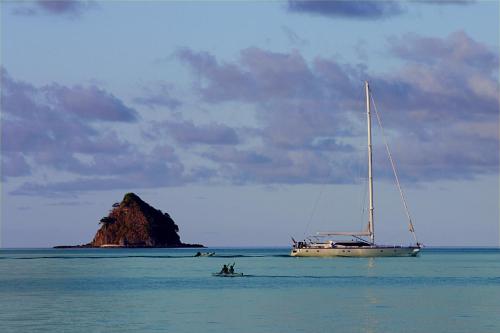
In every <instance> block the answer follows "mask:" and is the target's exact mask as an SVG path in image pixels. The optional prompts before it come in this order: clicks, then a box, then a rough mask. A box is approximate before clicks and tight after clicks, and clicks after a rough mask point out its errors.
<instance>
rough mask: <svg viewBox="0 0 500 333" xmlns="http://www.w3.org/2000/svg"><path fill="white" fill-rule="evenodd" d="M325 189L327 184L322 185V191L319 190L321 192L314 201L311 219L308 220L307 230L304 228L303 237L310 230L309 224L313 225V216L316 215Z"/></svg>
mask: <svg viewBox="0 0 500 333" xmlns="http://www.w3.org/2000/svg"><path fill="white" fill-rule="evenodd" d="M324 189H325V184H323V185H322V186H321V189H320V191H319V194H318V196H317V197H316V200H315V202H314V205H313V207H312V209H311V213H310V214H309V221H307V225H306V228H305V230H304V234H303V237H305V236H306V234H307V232H308V230H309V226H310V225H311V221H312V219H313V217H314V213H315V212H316V208H317V206H318V202H319V199H320V198H321V196H322V195H323V190H324Z"/></svg>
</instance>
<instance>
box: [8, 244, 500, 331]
mask: <svg viewBox="0 0 500 333" xmlns="http://www.w3.org/2000/svg"><path fill="white" fill-rule="evenodd" d="M196 251H197V250H193V249H38V250H37V249H23V250H0V332H42V331H44V332H128V331H130V332H155V331H158V332H229V331H235V332H322V331H323V332H340V331H343V332H495V333H498V332H500V250H498V249H425V250H424V251H423V253H422V255H421V256H420V257H417V258H371V259H370V258H291V257H289V256H288V253H289V250H288V249H209V250H207V251H215V252H216V256H215V257H201V258H194V257H192V256H193V255H194V253H195V252H196ZM233 262H235V263H236V270H237V271H241V272H243V273H245V276H243V277H239V278H218V277H213V276H212V275H211V273H212V272H216V271H218V270H219V269H220V267H221V266H222V265H223V264H230V263H233Z"/></svg>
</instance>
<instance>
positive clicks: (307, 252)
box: [290, 246, 420, 257]
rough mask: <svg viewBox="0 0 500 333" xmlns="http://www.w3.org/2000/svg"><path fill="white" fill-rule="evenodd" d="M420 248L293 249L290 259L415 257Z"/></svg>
mask: <svg viewBox="0 0 500 333" xmlns="http://www.w3.org/2000/svg"><path fill="white" fill-rule="evenodd" d="M419 252H420V247H413V246H408V247H400V246H397V247H391V246H369V247H368V246H366V247H351V248H349V247H346V248H300V249H297V248H294V249H292V251H291V253H290V255H291V256H292V257H416V256H417V255H418V253H419Z"/></svg>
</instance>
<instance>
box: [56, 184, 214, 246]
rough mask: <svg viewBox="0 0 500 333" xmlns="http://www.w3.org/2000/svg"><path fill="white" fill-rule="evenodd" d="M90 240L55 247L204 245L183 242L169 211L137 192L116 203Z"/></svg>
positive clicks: (126, 195) (128, 194)
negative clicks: (88, 241)
mask: <svg viewBox="0 0 500 333" xmlns="http://www.w3.org/2000/svg"><path fill="white" fill-rule="evenodd" d="M99 224H100V225H101V227H100V228H99V230H98V231H97V233H96V234H95V236H94V239H93V240H92V241H91V242H90V243H88V244H81V245H61V246H55V247H54V248H95V247H99V248H107V247H109V248H115V247H126V248H131V247H136V248H139V247H141V248H142V247H147V248H150V247H204V246H203V245H201V244H186V243H182V242H181V239H180V237H179V235H178V234H177V233H178V232H179V227H178V226H177V224H175V222H174V220H172V218H171V217H170V215H169V214H168V213H163V212H162V211H161V210H159V209H156V208H154V207H152V206H150V205H149V204H147V203H146V202H144V201H143V200H142V199H141V198H139V196H138V195H136V194H135V193H127V194H125V196H124V198H123V200H122V202H120V203H118V202H117V203H115V204H113V209H112V210H111V211H110V213H109V214H108V216H105V217H103V218H102V219H101V221H100V222H99Z"/></svg>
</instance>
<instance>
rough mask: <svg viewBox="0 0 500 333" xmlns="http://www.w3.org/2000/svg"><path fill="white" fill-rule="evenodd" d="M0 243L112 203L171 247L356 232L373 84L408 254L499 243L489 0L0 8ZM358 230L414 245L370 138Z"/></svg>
mask: <svg viewBox="0 0 500 333" xmlns="http://www.w3.org/2000/svg"><path fill="white" fill-rule="evenodd" d="M0 6H1V7H0V10H1V14H0V15H1V23H0V24H1V42H0V46H1V48H0V51H1V53H0V65H1V67H0V74H1V77H0V82H1V157H2V161H1V185H2V190H1V195H2V196H1V228H0V231H1V235H0V242H1V243H0V246H1V247H5V248H9V247H51V246H55V245H62V244H65V245H67V244H82V243H87V242H89V241H91V240H92V238H93V236H94V234H95V232H96V231H97V229H98V222H99V220H100V219H101V217H103V216H105V215H107V214H108V212H109V210H110V209H111V206H112V204H113V203H115V202H119V201H121V199H122V198H123V195H124V194H125V193H127V192H134V193H136V194H138V195H139V196H140V197H141V198H142V199H144V200H145V201H146V202H148V203H150V204H151V205H153V206H154V207H156V208H158V209H161V210H162V211H166V212H168V213H169V214H170V215H171V216H172V218H173V219H174V220H175V221H176V223H177V224H178V225H179V228H180V236H181V240H182V241H183V242H187V243H189V242H192V243H202V244H205V245H207V246H287V245H289V244H290V237H294V238H295V239H301V238H304V237H305V236H307V235H309V234H314V233H315V232H316V231H334V230H337V231H338V230H341V231H346V230H348V231H356V230H361V229H362V228H363V227H364V225H365V224H366V219H367V217H366V209H365V208H364V207H365V206H366V172H367V171H366V170H367V167H366V164H367V162H366V145H367V144H366V115H365V113H364V112H365V109H364V90H363V82H364V81H365V80H368V81H369V82H370V87H371V91H372V94H373V99H374V102H375V105H376V107H377V110H378V112H379V113H380V116H381V119H382V122H383V125H384V130H385V134H386V136H387V140H388V142H389V146H390V148H391V152H392V154H393V157H394V159H395V162H396V165H397V169H398V173H399V176H400V180H401V183H402V187H403V189H404V191H405V195H406V198H407V201H408V205H409V210H410V213H411V215H412V219H413V222H414V225H415V229H416V232H417V236H418V237H419V241H420V242H421V243H423V244H424V245H428V246H498V245H499V238H500V231H499V229H500V228H499V151H500V149H499V114H500V113H499V84H498V82H499V81H498V79H499V77H498V75H499V54H498V53H499V52H498V51H499V4H498V2H497V1H472V0H471V1H467V0H463V1H460V0H455V1H432V0H408V1H403V0H401V1H297V0H289V1H232V2H229V1H160V0H158V1H77V0H73V1H5V0H3V1H1V4H0ZM373 135H374V138H373V139H374V156H373V159H374V177H375V185H374V188H375V189H374V191H375V199H374V201H375V233H376V239H377V241H378V242H380V243H389V244H392V243H395V244H407V243H409V242H410V241H411V238H410V235H409V233H408V231H407V221H406V217H405V214H404V210H403V206H402V203H401V201H400V198H399V193H398V192H397V189H396V187H395V186H394V178H393V177H392V173H391V172H392V171H391V169H390V164H389V162H388V159H387V155H386V154H385V148H384V145H383V142H384V141H383V137H382V134H381V131H380V129H378V128H377V126H376V124H375V123H374V133H373Z"/></svg>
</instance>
